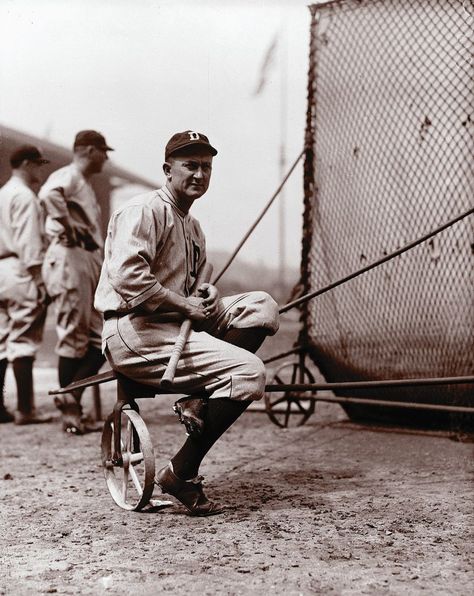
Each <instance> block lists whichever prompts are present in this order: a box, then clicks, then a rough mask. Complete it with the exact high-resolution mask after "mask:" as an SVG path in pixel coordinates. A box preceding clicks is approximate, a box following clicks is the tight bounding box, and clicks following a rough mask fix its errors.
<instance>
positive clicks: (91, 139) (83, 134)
mask: <svg viewBox="0 0 474 596" xmlns="http://www.w3.org/2000/svg"><path fill="white" fill-rule="evenodd" d="M88 145H92V146H93V147H96V148H97V149H100V150H101V151H113V149H112V147H109V146H108V145H107V141H106V140H105V137H104V135H101V134H100V132H97V131H96V130H81V131H79V132H78V133H77V135H76V138H75V140H74V149H75V148H76V147H80V146H82V147H87V146H88Z"/></svg>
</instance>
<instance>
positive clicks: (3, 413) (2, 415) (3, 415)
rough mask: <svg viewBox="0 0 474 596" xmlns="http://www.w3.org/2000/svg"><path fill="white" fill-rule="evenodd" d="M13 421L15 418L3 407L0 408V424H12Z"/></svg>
mask: <svg viewBox="0 0 474 596" xmlns="http://www.w3.org/2000/svg"><path fill="white" fill-rule="evenodd" d="M14 420H15V416H13V414H12V413H11V412H9V411H8V410H7V409H6V408H5V406H0V424H5V423H7V422H13V421H14Z"/></svg>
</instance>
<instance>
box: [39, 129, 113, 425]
mask: <svg viewBox="0 0 474 596" xmlns="http://www.w3.org/2000/svg"><path fill="white" fill-rule="evenodd" d="M108 151H113V149H112V148H111V147H109V146H108V145H107V142H106V140H105V138H104V136H103V135H102V134H100V133H99V132H96V131H95V130H83V131H81V132H78V133H77V135H76V138H75V141H74V156H73V161H72V163H71V164H69V165H67V166H65V167H63V168H60V169H59V170H57V171H55V172H53V173H52V174H51V175H50V177H49V178H48V180H47V181H46V182H45V184H44V185H43V187H42V188H41V191H40V194H39V196H40V199H41V200H42V202H43V204H44V207H45V211H46V213H47V217H46V224H45V229H46V234H47V236H48V238H49V239H50V245H49V247H48V250H47V252H46V256H45V261H44V265H43V277H44V279H45V283H46V288H47V290H48V294H49V295H50V296H51V298H52V300H53V302H54V306H55V309H56V332H57V336H58V342H57V344H56V353H57V354H58V355H59V362H58V373H59V383H60V385H61V387H65V386H66V385H68V384H69V383H71V382H73V381H78V380H79V379H83V378H85V377H88V376H90V375H93V374H96V373H97V372H98V370H99V369H100V367H101V366H102V364H103V362H104V360H105V359H104V357H103V355H102V352H101V339H100V334H101V330H102V318H101V316H100V314H99V313H98V312H97V311H96V310H94V307H93V299H94V292H95V289H96V286H97V281H98V279H99V273H100V267H101V264H102V249H103V238H102V232H101V216H100V208H99V204H98V202H97V198H96V195H95V193H94V190H93V188H92V186H91V184H90V178H91V176H93V175H94V174H98V173H99V172H101V171H102V168H103V166H104V163H105V162H106V160H107V152H108ZM81 396H82V391H78V392H76V393H75V394H74V395H73V394H72V393H71V394H65V395H64V396H63V398H56V400H55V401H56V405H57V407H58V408H59V409H60V410H61V412H62V416H63V430H64V431H66V432H71V433H74V434H83V433H85V432H89V431H91V430H99V428H94V427H92V426H90V425H89V426H88V425H87V423H86V422H85V420H84V418H83V416H82V408H81V403H80V402H81Z"/></svg>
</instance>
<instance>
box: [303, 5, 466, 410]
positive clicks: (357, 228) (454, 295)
mask: <svg viewBox="0 0 474 596" xmlns="http://www.w3.org/2000/svg"><path fill="white" fill-rule="evenodd" d="M311 12H312V17H313V20H312V27H311V47H310V69H309V87H308V89H309V104H308V119H307V131H306V135H307V138H306V140H307V146H308V148H309V151H308V154H307V161H306V164H305V215H304V241H303V262H302V278H303V284H304V289H305V293H307V292H311V291H314V290H315V289H318V288H320V287H323V286H325V285H327V284H329V283H331V282H334V281H336V280H338V279H340V278H342V277H344V276H346V275H348V274H349V273H351V272H353V271H355V270H357V269H360V268H361V267H363V266H364V265H367V264H369V263H371V262H373V261H376V260H377V259H380V258H381V257H383V256H384V255H386V254H389V253H391V252H392V251H394V250H396V249H397V248H399V247H401V246H403V245H404V244H407V243H408V242H410V241H412V240H415V239H417V238H419V237H420V236H422V235H424V234H426V233H428V232H430V231H431V230H433V229H434V228H436V227H438V226H439V225H441V224H443V223H445V222H447V221H448V220H449V219H450V218H454V217H455V216H456V215H459V214H460V213H462V212H463V211H466V210H467V209H468V208H469V207H470V206H471V205H472V203H473V197H474V84H473V83H474V72H473V62H474V40H473V30H474V4H473V3H472V2H466V1H465V2H463V1H462V0H458V1H455V0H358V1H355V0H353V1H339V2H330V3H326V4H325V5H324V6H319V7H318V6H312V7H311ZM472 232H473V218H472V217H469V218H466V219H463V220H462V221H461V222H459V223H457V224H455V225H454V226H453V227H451V228H449V229H447V230H445V231H444V232H442V233H441V234H439V235H438V236H436V237H435V238H434V239H433V240H431V241H429V242H427V243H424V244H421V245H420V246H418V247H416V248H415V249H413V250H411V251H409V252H407V253H405V254H403V255H401V256H400V257H397V258H396V259H394V260H392V261H390V262H388V263H386V264H384V265H383V266H381V267H378V268H377V269H374V270H372V271H370V272H368V273H366V274H364V275H362V276H360V277H358V278H356V279H355V280H353V281H351V282H349V283H347V284H344V285H342V286H340V287H339V288H337V289H335V290H334V291H331V292H329V293H327V294H325V295H323V296H321V297H319V298H317V299H315V300H312V301H310V302H308V303H307V304H306V305H305V306H304V312H303V317H302V320H303V321H304V329H303V335H304V339H305V342H306V343H307V345H308V347H309V353H310V354H311V355H312V357H313V358H314V359H315V361H316V363H317V364H318V366H319V368H320V369H321V370H322V372H323V373H324V374H325V376H326V378H327V380H330V381H341V380H355V379H381V378H393V379H395V378H409V377H433V376H459V375H468V374H472V372H473V368H474V367H473V359H474V358H473V353H474V351H473V339H474V308H473V306H474V304H473V296H474V293H473V286H474V284H473V281H474V279H473V269H474V267H473V261H474V257H473V246H474V245H473V234H472ZM446 392H451V393H453V395H454V394H456V396H457V397H459V395H460V394H462V395H471V394H472V388H471V387H466V386H463V387H448V388H446V387H440V388H438V389H433V388H431V389H430V390H429V394H428V393H427V392H426V390H423V389H416V390H415V389H412V390H410V396H411V398H414V396H415V395H416V394H418V397H421V399H422V400H424V399H425V397H426V399H427V400H430V401H432V400H433V398H436V395H437V394H442V397H443V399H444V398H445V397H446Z"/></svg>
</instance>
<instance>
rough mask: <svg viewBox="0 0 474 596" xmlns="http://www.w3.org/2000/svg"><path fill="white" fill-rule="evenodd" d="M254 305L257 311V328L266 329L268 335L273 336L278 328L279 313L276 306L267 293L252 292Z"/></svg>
mask: <svg viewBox="0 0 474 596" xmlns="http://www.w3.org/2000/svg"><path fill="white" fill-rule="evenodd" d="M252 298H253V300H254V304H255V306H256V308H257V310H258V315H259V319H260V321H259V325H258V326H259V327H263V328H264V329H267V331H268V335H274V334H275V333H276V332H277V331H278V328H279V326H280V312H279V308H278V304H277V303H276V302H275V300H274V299H273V298H272V297H271V296H270V294H267V292H263V291H256V292H252Z"/></svg>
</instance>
